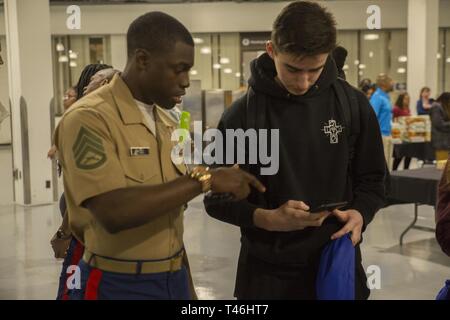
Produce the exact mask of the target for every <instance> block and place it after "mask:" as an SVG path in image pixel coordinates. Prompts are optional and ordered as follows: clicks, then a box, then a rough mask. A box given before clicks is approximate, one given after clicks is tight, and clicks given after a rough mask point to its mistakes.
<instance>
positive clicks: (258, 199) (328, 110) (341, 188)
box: [205, 54, 385, 264]
mask: <svg viewBox="0 0 450 320" xmlns="http://www.w3.org/2000/svg"><path fill="white" fill-rule="evenodd" d="M251 72H252V76H251V78H250V80H249V85H250V86H251V87H252V89H253V90H254V92H255V94H256V95H265V101H267V109H266V116H265V118H266V127H267V128H268V129H279V135H280V141H279V145H280V152H279V163H280V166H279V171H278V173H276V174H275V175H271V176H260V175H258V174H259V170H254V169H255V168H253V170H251V172H252V173H253V174H255V175H258V176H257V177H258V178H259V179H260V180H261V181H262V182H263V183H264V185H265V186H266V187H267V191H266V192H265V194H263V195H261V194H257V192H256V191H254V190H253V191H252V193H251V195H250V196H249V198H248V199H247V200H244V201H239V202H222V203H211V202H209V201H207V200H205V207H206V210H207V212H208V214H209V215H211V216H212V217H215V218H217V219H219V220H222V221H225V222H228V223H231V224H234V225H237V226H240V227H241V233H242V238H241V241H242V245H243V246H245V247H246V250H248V252H250V253H251V254H253V255H254V256H256V257H258V258H260V259H263V260H267V261H269V262H271V263H281V264H305V263H308V261H309V256H311V255H313V254H317V252H318V251H320V250H321V248H322V247H323V246H324V245H325V244H326V243H327V242H328V241H329V240H330V236H331V235H332V234H333V233H334V232H336V231H337V230H339V229H340V228H341V227H342V224H341V223H339V222H338V221H337V219H336V218H334V217H329V218H328V219H327V220H325V222H324V223H323V225H322V226H321V227H318V228H315V227H310V228H306V229H304V230H300V231H294V232H269V231H266V230H262V229H259V228H257V227H256V226H255V225H254V224H253V212H254V210H255V209H256V208H258V207H261V208H264V209H274V208H278V207H279V206H281V205H283V204H284V203H285V202H286V201H288V200H301V201H303V202H305V203H306V204H308V205H310V206H314V205H317V204H322V203H328V202H337V201H349V203H350V205H349V206H348V209H356V210H358V211H359V212H360V213H361V214H362V216H363V219H364V228H365V227H366V226H367V224H368V223H369V222H370V221H371V220H372V219H373V216H374V214H375V213H376V211H378V210H379V209H380V208H381V207H382V206H383V204H384V182H383V181H384V174H385V160H384V154H383V146H382V139H381V134H380V129H379V125H378V122H377V119H376V116H375V114H374V112H373V110H372V108H371V107H370V105H369V102H368V100H367V98H366V97H365V96H364V94H363V93H362V92H360V91H358V90H357V89H354V88H352V90H355V95H356V96H357V100H358V104H359V109H360V119H359V121H360V134H359V137H358V139H357V141H356V145H355V156H354V159H353V161H352V165H351V166H349V148H348V141H347V139H346V135H345V130H348V128H345V127H344V120H343V117H342V116H341V115H340V114H339V107H338V105H337V103H338V102H337V99H335V98H334V97H335V94H334V89H333V88H332V86H331V85H332V84H333V82H334V81H337V69H336V65H335V63H334V61H333V60H332V59H331V58H328V60H327V62H326V64H325V67H324V69H323V71H322V73H321V75H320V77H319V79H318V80H317V82H316V83H315V84H314V85H313V86H312V87H311V88H310V89H309V90H308V91H307V92H306V93H305V94H304V95H301V96H294V95H292V94H290V93H289V92H288V91H287V90H286V89H284V88H283V87H281V86H280V85H279V84H277V82H276V81H275V80H274V78H275V76H276V69H275V65H274V62H273V60H272V59H271V58H270V57H269V56H268V55H267V54H263V55H262V56H260V57H259V58H258V59H256V60H254V61H252V64H251ZM246 104H247V98H246V96H244V97H242V98H241V99H239V100H237V101H236V102H234V103H233V105H232V106H231V107H230V108H229V109H228V110H227V111H226V112H225V113H224V115H223V116H222V119H221V121H220V123H219V126H218V127H219V129H220V130H221V131H222V132H224V131H225V129H237V128H243V129H244V130H245V129H247V128H246V125H247V122H246ZM330 120H336V122H337V125H341V126H343V127H344V128H343V131H342V133H340V134H339V137H338V143H331V141H330V136H329V135H327V134H326V133H325V132H324V127H325V126H327V125H328V124H329V121H330ZM356 120H358V119H356ZM352 121H355V119H352ZM224 136H225V135H224ZM269 150H270V149H269Z"/></svg>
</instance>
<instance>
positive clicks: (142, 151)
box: [130, 147, 150, 157]
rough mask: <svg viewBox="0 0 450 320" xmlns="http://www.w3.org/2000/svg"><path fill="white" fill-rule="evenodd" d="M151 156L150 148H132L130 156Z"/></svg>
mask: <svg viewBox="0 0 450 320" xmlns="http://www.w3.org/2000/svg"><path fill="white" fill-rule="evenodd" d="M149 154H150V148H148V147H131V148H130V156H132V157H136V156H148V155H149Z"/></svg>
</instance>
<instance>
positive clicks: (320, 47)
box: [272, 1, 336, 56]
mask: <svg viewBox="0 0 450 320" xmlns="http://www.w3.org/2000/svg"><path fill="white" fill-rule="evenodd" d="M272 42H273V44H274V46H275V50H276V51H279V52H283V53H290V54H294V55H296V56H303V55H306V56H312V55H316V54H321V53H330V52H331V51H332V50H333V49H334V48H335V46H336V21H335V20H334V17H333V15H332V14H331V13H330V12H328V11H327V10H326V9H325V8H323V7H322V6H320V5H319V4H317V3H314V2H309V1H295V2H292V3H291V4H289V5H288V6H286V7H285V8H284V9H283V10H282V11H281V13H280V14H279V15H278V17H277V18H276V20H275V22H274V24H273V28H272Z"/></svg>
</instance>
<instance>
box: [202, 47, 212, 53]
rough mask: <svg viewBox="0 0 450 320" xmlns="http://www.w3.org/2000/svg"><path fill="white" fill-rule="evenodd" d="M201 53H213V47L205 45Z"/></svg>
mask: <svg viewBox="0 0 450 320" xmlns="http://www.w3.org/2000/svg"><path fill="white" fill-rule="evenodd" d="M200 53H201V54H210V53H211V48H210V47H203V48H201V49H200Z"/></svg>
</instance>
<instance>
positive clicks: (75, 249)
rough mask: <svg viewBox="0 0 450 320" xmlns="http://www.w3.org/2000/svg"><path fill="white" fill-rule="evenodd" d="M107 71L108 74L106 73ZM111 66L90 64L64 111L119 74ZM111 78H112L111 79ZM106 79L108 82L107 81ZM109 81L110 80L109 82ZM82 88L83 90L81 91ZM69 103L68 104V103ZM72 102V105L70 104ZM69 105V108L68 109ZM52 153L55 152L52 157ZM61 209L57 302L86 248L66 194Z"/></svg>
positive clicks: (63, 297) (65, 294)
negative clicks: (74, 228)
mask: <svg viewBox="0 0 450 320" xmlns="http://www.w3.org/2000/svg"><path fill="white" fill-rule="evenodd" d="M105 71H107V72H105ZM112 71H115V70H114V69H113V68H112V67H111V66H109V65H106V64H90V65H87V66H86V67H85V68H84V69H83V71H82V72H81V75H80V78H79V80H78V83H77V85H76V86H74V87H72V89H73V92H70V93H69V90H68V91H67V92H66V94H67V96H68V98H67V99H66V97H65V99H64V109H65V110H68V109H69V108H70V107H71V106H72V104H73V103H74V102H76V101H77V100H78V98H77V93H78V92H83V93H84V94H88V93H90V92H92V91H94V90H96V89H97V88H99V87H100V86H102V85H104V84H106V83H108V82H109V80H110V78H112V76H113V75H114V74H115V73H116V72H117V71H115V72H112ZM109 77H110V78H109ZM105 79H106V80H107V81H105ZM108 79H109V80H108ZM80 88H81V90H79V89H80ZM66 101H67V103H66ZM69 101H70V103H69ZM66 105H67V107H66ZM50 151H53V153H52V155H51V157H50ZM50 151H49V158H51V159H54V158H55V157H56V151H57V150H56V146H53V147H52V148H51V149H50ZM59 209H60V212H61V215H62V217H63V221H62V223H61V226H60V227H59V228H58V231H57V232H56V233H55V235H54V236H53V237H52V239H51V240H50V243H51V245H52V248H53V251H54V254H55V258H62V259H64V261H63V266H62V269H61V274H60V277H59V286H58V293H57V297H56V299H57V300H68V288H67V285H66V281H67V277H68V274H67V268H68V267H69V266H70V265H77V264H78V262H79V260H80V259H81V257H82V255H83V252H84V248H83V245H82V244H81V243H80V242H79V241H78V240H77V239H75V237H73V236H72V233H71V232H70V230H69V221H68V215H67V206H66V200H65V197H64V193H63V194H62V195H61V197H60V200H59Z"/></svg>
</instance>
